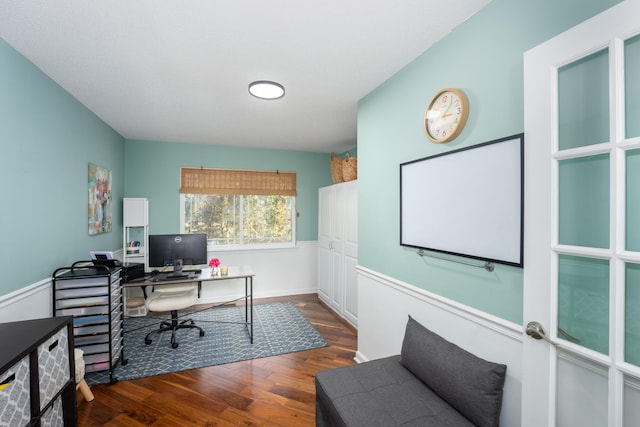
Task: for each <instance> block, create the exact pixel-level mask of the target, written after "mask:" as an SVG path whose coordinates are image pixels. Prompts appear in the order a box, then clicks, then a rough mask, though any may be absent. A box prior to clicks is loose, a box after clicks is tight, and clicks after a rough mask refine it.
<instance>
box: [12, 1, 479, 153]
mask: <svg viewBox="0 0 640 427" xmlns="http://www.w3.org/2000/svg"><path fill="white" fill-rule="evenodd" d="M489 1H490V0H446V1H443V0H402V1H391V0H323V1H317V0H307V1H302V0H47V1H42V0H0V37H2V38H3V39H4V40H5V41H6V42H7V43H9V44H10V45H11V46H13V47H14V48H15V49H16V50H18V51H19V52H20V53H22V54H23V55H24V56H25V57H27V58H28V59H29V60H30V61H31V62H33V63H34V64H35V65H36V66H37V67H39V68H40V69H41V70H42V71H44V72H45V73H46V74H47V75H49V76H50V77H51V78H52V79H53V80H55V81H56V82H57V83H58V84H59V85H60V86H62V87H63V88H64V89H65V90H67V91H68V92H69V93H71V94H72V95H73V96H74V97H75V98H77V99H78V100H79V101H80V102H82V103H83V104H84V105H85V106H87V107H88V108H89V109H90V110H91V111H93V112H94V113H95V114H96V115H97V116H99V117H100V118H101V119H102V120H104V121H105V122H106V123H108V124H109V125H110V126H111V127H112V128H114V129H115V130H116V131H117V132H119V133H120V134H121V135H122V136H123V137H125V138H131V139H148V140H157V141H176V142H190V143H203V144H221V145H236V146H245V147H264V148H275V149H287V150H302V151H317V152H330V151H336V152H343V151H345V150H347V149H350V148H352V147H354V146H356V112H357V102H358V100H359V99H360V98H362V97H363V96H365V95H366V94H367V93H369V92H370V91H371V90H373V89H374V88H376V87H377V86H378V85H380V84H381V83H382V82H384V81H385V80H386V79H388V78H389V77H390V76H392V75H393V74H394V73H396V72H397V71H398V70H400V69H401V68H402V67H403V66H405V65H406V64H408V63H409V62H411V61H412V60H413V59H415V58H416V57H417V56H418V55H420V54H421V53H422V52H424V51H425V50H427V49H428V48H429V47H430V46H431V45H432V44H434V43H435V42H436V41H438V40H439V39H441V38H443V37H444V36H446V35H447V33H449V32H450V31H451V30H452V29H453V28H455V27H456V26H458V25H459V24H461V23H462V22H463V21H464V20H465V19H467V18H468V17H470V16H471V15H473V14H474V13H476V12H477V11H478V10H479V9H480V8H482V7H483V6H485V5H486V4H488V3H489ZM254 80H275V81H277V82H279V83H281V84H283V85H284V86H285V88H286V95H285V97H284V98H282V99H280V100H276V101H263V100H259V99H256V98H254V97H252V96H251V95H249V93H248V90H247V87H248V84H249V83H250V82H252V81H254ZM427 101H428V100H425V103H426V102H427Z"/></svg>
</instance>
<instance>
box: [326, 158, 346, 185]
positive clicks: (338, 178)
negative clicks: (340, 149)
mask: <svg viewBox="0 0 640 427" xmlns="http://www.w3.org/2000/svg"><path fill="white" fill-rule="evenodd" d="M343 163H344V159H343V158H342V157H340V156H338V155H337V154H336V153H333V152H332V153H331V156H330V157H329V167H330V168H331V179H332V180H333V183H334V184H339V183H341V182H344V178H343V177H342V164H343Z"/></svg>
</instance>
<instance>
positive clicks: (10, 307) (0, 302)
mask: <svg viewBox="0 0 640 427" xmlns="http://www.w3.org/2000/svg"><path fill="white" fill-rule="evenodd" d="M51 301H52V295H51V278H50V277H47V278H46V279H43V280H40V281H39V282H36V283H33V284H31V285H29V286H26V287H24V288H22V289H18V290H16V291H13V292H11V293H9V294H6V295H2V296H0V323H2V322H15V321H18V320H30V319H41V318H43V317H51V315H52V313H51V311H52V309H53V308H52V302H51Z"/></svg>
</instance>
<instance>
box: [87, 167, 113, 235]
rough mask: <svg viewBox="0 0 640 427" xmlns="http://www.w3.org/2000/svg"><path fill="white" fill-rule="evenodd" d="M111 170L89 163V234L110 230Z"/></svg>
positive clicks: (108, 231)
mask: <svg viewBox="0 0 640 427" xmlns="http://www.w3.org/2000/svg"><path fill="white" fill-rule="evenodd" d="M111 214H112V203H111V171H110V170H109V169H106V168H103V167H101V166H98V165H95V164H93V163H89V235H90V236H93V235H96V234H101V233H110V232H111V218H112V217H111Z"/></svg>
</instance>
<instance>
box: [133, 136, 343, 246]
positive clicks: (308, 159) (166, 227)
mask: <svg viewBox="0 0 640 427" xmlns="http://www.w3.org/2000/svg"><path fill="white" fill-rule="evenodd" d="M125 159H126V161H125V182H126V184H125V196H126V197H146V198H147V199H149V232H150V233H151V234H160V233H176V232H178V231H179V230H180V210H179V209H180V192H179V190H180V168H181V167H201V166H202V167H205V168H225V169H255V170H283V171H294V172H296V182H297V192H298V195H297V196H296V209H297V211H298V212H299V214H300V216H299V218H298V222H297V224H296V228H297V240H316V239H317V238H318V188H320V187H324V186H326V185H331V172H330V169H329V154H327V153H310V152H304V151H285V150H267V149H257V148H239V147H228V146H221V145H205V144H186V143H168V142H157V141H140V140H127V141H126V148H125Z"/></svg>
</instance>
